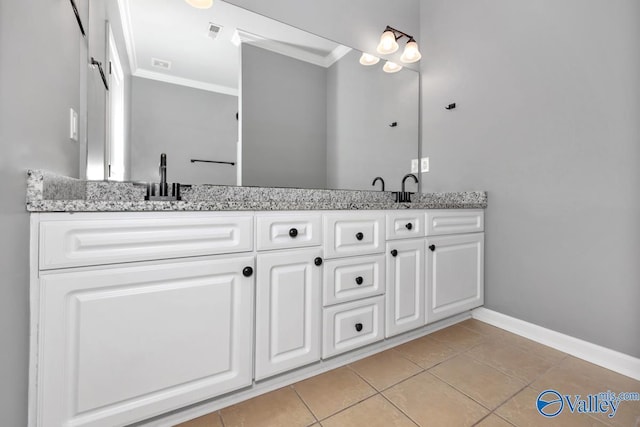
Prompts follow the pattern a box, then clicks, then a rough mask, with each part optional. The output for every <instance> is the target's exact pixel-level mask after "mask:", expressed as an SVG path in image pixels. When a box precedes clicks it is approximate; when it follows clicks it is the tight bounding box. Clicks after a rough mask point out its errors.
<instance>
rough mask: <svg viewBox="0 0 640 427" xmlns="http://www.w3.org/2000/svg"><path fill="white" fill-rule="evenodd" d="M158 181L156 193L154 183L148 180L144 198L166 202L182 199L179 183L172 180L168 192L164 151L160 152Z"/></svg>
mask: <svg viewBox="0 0 640 427" xmlns="http://www.w3.org/2000/svg"><path fill="white" fill-rule="evenodd" d="M158 170H159V172H160V183H159V184H158V195H156V185H155V184H154V183H152V182H148V183H147V184H146V185H147V195H146V196H145V197H144V199H145V200H151V201H157V202H168V201H178V200H182V196H180V184H178V183H177V182H174V183H173V184H172V185H171V194H169V185H168V184H167V155H166V154H165V153H162V154H160V167H159V168H158Z"/></svg>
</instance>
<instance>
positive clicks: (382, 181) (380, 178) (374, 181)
mask: <svg viewBox="0 0 640 427" xmlns="http://www.w3.org/2000/svg"><path fill="white" fill-rule="evenodd" d="M378 181H380V182H381V183H382V191H384V179H382V177H381V176H376V177H375V179H374V180H373V182H372V183H371V185H373V186H375V185H376V182H378Z"/></svg>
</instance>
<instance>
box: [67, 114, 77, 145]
mask: <svg viewBox="0 0 640 427" xmlns="http://www.w3.org/2000/svg"><path fill="white" fill-rule="evenodd" d="M69 139H71V140H72V141H76V142H78V113H77V112H76V110H74V109H73V108H69Z"/></svg>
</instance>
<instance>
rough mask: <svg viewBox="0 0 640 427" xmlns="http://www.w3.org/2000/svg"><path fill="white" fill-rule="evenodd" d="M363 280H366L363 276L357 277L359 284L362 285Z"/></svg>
mask: <svg viewBox="0 0 640 427" xmlns="http://www.w3.org/2000/svg"><path fill="white" fill-rule="evenodd" d="M362 282H364V279H363V278H362V277H361V276H358V277H356V283H357V284H358V285H362Z"/></svg>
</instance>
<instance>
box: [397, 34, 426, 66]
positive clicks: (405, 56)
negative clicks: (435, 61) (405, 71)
mask: <svg viewBox="0 0 640 427" xmlns="http://www.w3.org/2000/svg"><path fill="white" fill-rule="evenodd" d="M420 58H422V55H421V54H420V51H419V50H418V43H416V41H415V40H414V39H411V40H409V41H408V42H407V45H406V46H405V47H404V52H402V56H401V57H400V61H402V62H404V63H405V64H411V63H412V62H418V61H420Z"/></svg>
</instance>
